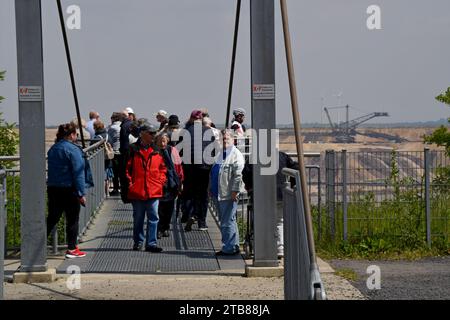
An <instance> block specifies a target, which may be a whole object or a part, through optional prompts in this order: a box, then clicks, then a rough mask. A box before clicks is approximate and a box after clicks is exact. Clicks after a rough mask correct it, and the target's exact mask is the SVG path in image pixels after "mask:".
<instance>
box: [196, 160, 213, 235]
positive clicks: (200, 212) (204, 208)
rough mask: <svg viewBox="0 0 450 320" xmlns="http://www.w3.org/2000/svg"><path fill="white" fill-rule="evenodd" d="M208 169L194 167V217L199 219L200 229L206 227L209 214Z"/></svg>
mask: <svg viewBox="0 0 450 320" xmlns="http://www.w3.org/2000/svg"><path fill="white" fill-rule="evenodd" d="M210 171H211V169H210V168H208V167H201V166H194V170H193V176H194V177H195V184H194V185H193V191H194V197H193V202H194V215H195V216H197V218H198V225H199V227H204V226H206V213H207V212H208V185H209V172H210Z"/></svg>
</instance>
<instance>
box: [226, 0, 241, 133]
mask: <svg viewBox="0 0 450 320" xmlns="http://www.w3.org/2000/svg"><path fill="white" fill-rule="evenodd" d="M240 15H241V0H237V6H236V20H235V23H234V38H233V53H232V57H231V71H230V82H229V84H228V102H227V115H226V119H225V128H228V125H229V124H230V108H231V97H232V94H233V82H234V66H235V64H236V48H237V40H238V34H239V20H240Z"/></svg>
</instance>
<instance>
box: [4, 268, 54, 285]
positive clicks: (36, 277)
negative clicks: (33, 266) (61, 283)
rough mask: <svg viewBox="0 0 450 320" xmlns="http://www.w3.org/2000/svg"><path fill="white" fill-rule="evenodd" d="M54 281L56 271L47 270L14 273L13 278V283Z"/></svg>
mask: <svg viewBox="0 0 450 320" xmlns="http://www.w3.org/2000/svg"><path fill="white" fill-rule="evenodd" d="M54 281H56V269H48V270H47V271H44V272H16V273H14V276H13V282H14V283H50V282H54Z"/></svg>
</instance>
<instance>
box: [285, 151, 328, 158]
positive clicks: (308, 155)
mask: <svg viewBox="0 0 450 320" xmlns="http://www.w3.org/2000/svg"><path fill="white" fill-rule="evenodd" d="M286 154H287V155H288V156H290V157H295V158H296V157H297V153H296V152H286ZM303 156H304V157H305V158H320V152H304V153H303Z"/></svg>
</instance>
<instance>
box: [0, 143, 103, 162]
mask: <svg viewBox="0 0 450 320" xmlns="http://www.w3.org/2000/svg"><path fill="white" fill-rule="evenodd" d="M104 143H105V140H104V139H102V140H100V141H98V142H96V143H95V144H93V145H92V146H89V147H86V148H85V149H83V152H84V153H87V152H90V151H93V150H95V149H97V148H98V147H100V146H101V145H102V144H104ZM45 158H46V159H47V157H45ZM0 161H20V155H17V156H0Z"/></svg>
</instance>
